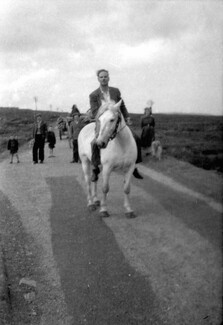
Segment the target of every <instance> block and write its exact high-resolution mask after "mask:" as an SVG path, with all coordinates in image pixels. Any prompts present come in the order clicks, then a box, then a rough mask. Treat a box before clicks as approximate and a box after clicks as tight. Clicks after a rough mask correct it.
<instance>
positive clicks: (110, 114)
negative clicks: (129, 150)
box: [96, 100, 122, 148]
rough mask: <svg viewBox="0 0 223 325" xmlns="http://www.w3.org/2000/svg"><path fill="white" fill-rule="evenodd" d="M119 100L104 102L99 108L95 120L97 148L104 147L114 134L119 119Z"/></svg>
mask: <svg viewBox="0 0 223 325" xmlns="http://www.w3.org/2000/svg"><path fill="white" fill-rule="evenodd" d="M121 102H122V101H121V100H120V101H119V102H118V103H117V104H111V103H109V104H104V105H102V106H101V107H100V109H99V112H98V115H97V121H96V138H97V139H96V143H97V145H98V147H99V148H106V147H107V144H108V142H109V140H111V139H113V138H114V137H115V136H116V133H117V129H118V126H119V123H120V121H121V112H120V105H121Z"/></svg>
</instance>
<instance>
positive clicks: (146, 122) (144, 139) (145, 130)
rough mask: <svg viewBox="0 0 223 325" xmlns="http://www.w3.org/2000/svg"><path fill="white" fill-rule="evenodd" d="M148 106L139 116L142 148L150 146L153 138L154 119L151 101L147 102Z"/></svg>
mask: <svg viewBox="0 0 223 325" xmlns="http://www.w3.org/2000/svg"><path fill="white" fill-rule="evenodd" d="M147 104H148V106H147V107H146V108H145V110H144V115H143V116H142V117H141V129H142V133H141V146H142V147H143V148H145V149H146V148H149V147H151V144H152V141H154V140H155V119H154V117H153V115H152V105H153V102H152V101H148V102H147Z"/></svg>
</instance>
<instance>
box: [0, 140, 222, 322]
mask: <svg viewBox="0 0 223 325" xmlns="http://www.w3.org/2000/svg"><path fill="white" fill-rule="evenodd" d="M46 149H47V148H46ZM46 151H47V150H46ZM55 154H56V157H55V158H46V161H45V163H44V164H43V165H41V164H38V165H32V163H31V152H29V151H26V152H24V153H23V154H21V163H20V164H13V165H10V164H9V163H8V161H3V162H2V163H1V164H0V202H1V226H2V229H4V231H3V242H4V255H5V258H6V266H7V272H8V276H9V282H10V293H11V314H12V323H13V324H16V325H19V324H22V325H23V324H44V325H51V324H52V325H56V324H58V325H63V324H69V325H71V324H74V325H76V324H90V325H107V324H110V325H118V324H120V325H121V324H122V325H124V324H145V325H149V324H151V325H155V324H158V325H162V324H170V325H174V324H176V325H179V324H180V325H181V324H182V325H183V324H188V325H189V324H194V325H198V324H214V325H218V324H220V322H221V284H222V275H221V271H222V270H221V265H222V264H221V262H222V261H221V241H222V238H221V229H222V225H221V215H222V211H223V210H222V205H221V203H220V202H218V201H216V200H215V199H214V198H213V197H211V196H208V195H205V194H204V193H201V192H198V191H196V189H195V188H194V186H191V187H190V186H187V187H186V186H185V185H184V184H183V183H180V182H176V181H175V180H174V177H173V178H172V177H171V178H170V177H169V176H166V175H165V174H163V173H160V172H157V171H155V170H153V169H151V168H149V167H148V165H142V166H140V167H139V168H140V170H141V172H142V173H143V175H144V180H143V181H140V180H136V179H134V180H133V184H132V191H131V201H132V206H133V207H134V209H135V212H136V214H137V218H136V219H133V220H128V219H126V218H125V216H124V213H123V212H124V210H123V194H122V180H121V178H120V175H118V174H113V175H112V177H111V191H110V193H109V200H108V206H109V210H110V211H109V212H110V214H111V217H110V218H107V219H103V220H101V218H100V217H99V214H98V211H95V212H89V211H88V210H87V208H86V196H85V184H84V179H83V175H82V170H81V166H80V165H79V164H70V163H69V161H70V160H71V156H72V153H71V150H70V149H69V148H68V143H67V141H66V140H63V141H59V142H58V143H57V147H56V151H55ZM161 164H162V162H161ZM197 172H198V173H199V169H197ZM202 175H203V174H202ZM173 176H174V175H173ZM201 182H202V178H201ZM210 186H214V183H213V184H210ZM21 279H23V280H24V279H25V280H27V279H28V280H32V281H35V284H32V285H28V284H24V283H23V284H22V283H21ZM19 283H20V284H19ZM27 294H30V296H28V295H27Z"/></svg>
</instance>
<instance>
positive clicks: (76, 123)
mask: <svg viewBox="0 0 223 325" xmlns="http://www.w3.org/2000/svg"><path fill="white" fill-rule="evenodd" d="M84 125H85V124H83V121H82V120H81V118H80V113H79V112H76V113H73V121H72V122H71V124H70V134H71V139H72V146H73V159H72V161H71V163H77V162H78V161H79V154H78V141H77V138H78V135H79V133H80V131H81V129H82V128H83V126H84Z"/></svg>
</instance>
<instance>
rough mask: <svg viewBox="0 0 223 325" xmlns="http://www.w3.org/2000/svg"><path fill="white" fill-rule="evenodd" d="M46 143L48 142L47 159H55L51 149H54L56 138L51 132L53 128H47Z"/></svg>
mask: <svg viewBox="0 0 223 325" xmlns="http://www.w3.org/2000/svg"><path fill="white" fill-rule="evenodd" d="M47 142H49V149H50V150H49V158H50V157H55V156H54V155H53V148H55V144H56V137H55V133H54V132H53V127H52V126H49V128H48V132H47Z"/></svg>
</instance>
